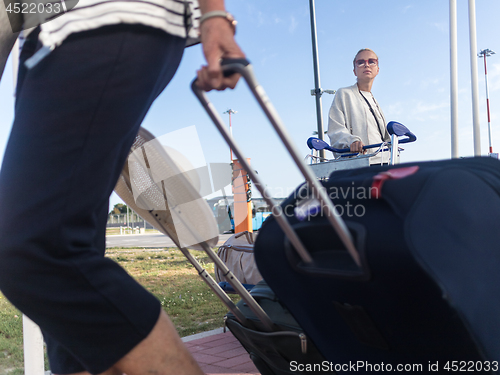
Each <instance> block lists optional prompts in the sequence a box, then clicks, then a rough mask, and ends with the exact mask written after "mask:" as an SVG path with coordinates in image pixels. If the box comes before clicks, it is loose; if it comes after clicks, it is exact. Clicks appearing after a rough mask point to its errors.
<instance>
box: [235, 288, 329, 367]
mask: <svg viewBox="0 0 500 375" xmlns="http://www.w3.org/2000/svg"><path fill="white" fill-rule="evenodd" d="M250 295H251V296H252V297H253V298H254V299H255V300H256V301H257V302H258V303H259V305H260V306H261V307H262V308H263V309H264V311H265V312H266V313H267V314H268V315H269V317H270V318H271V320H272V321H273V323H274V329H273V331H272V332H269V331H267V330H266V328H265V327H263V326H262V324H261V323H260V320H259V319H258V318H257V317H255V315H254V314H253V313H252V311H251V310H250V309H249V308H248V306H247V305H246V303H245V302H243V301H240V302H238V304H237V306H238V308H239V309H240V310H241V312H243V314H244V315H245V316H246V317H247V318H248V320H249V323H248V324H246V325H243V324H241V323H240V322H239V321H238V320H237V319H236V317H235V316H234V315H233V314H232V313H228V314H227V315H226V316H225V325H226V326H227V327H228V328H229V330H230V331H231V332H232V334H233V335H234V336H235V337H236V338H237V339H238V341H239V342H240V343H241V344H242V346H243V347H244V348H245V349H246V351H247V352H248V354H249V355H250V358H251V359H252V361H253V363H254V364H255V366H256V367H257V369H258V370H259V371H260V373H261V375H291V374H307V373H308V371H307V370H306V369H307V368H314V366H316V371H315V373H316V374H325V375H326V374H335V372H334V371H332V370H331V369H330V367H329V366H328V365H327V361H326V360H325V358H324V357H323V356H322V355H321V354H320V352H319V351H318V349H317V348H316V347H315V346H314V344H313V343H312V342H311V340H309V339H308V337H307V335H306V334H305V333H304V330H303V329H302V328H301V327H300V326H299V325H298V324H297V322H296V321H295V319H294V318H293V316H292V315H291V314H290V312H289V311H288V310H287V309H286V308H285V307H284V306H283V305H282V304H281V302H280V301H279V299H278V298H277V297H276V295H275V294H274V292H273V291H272V290H271V288H269V286H268V285H267V284H266V282H265V281H260V282H259V283H257V285H255V287H254V288H253V289H252V290H251V291H250ZM306 366H308V367H306Z"/></svg>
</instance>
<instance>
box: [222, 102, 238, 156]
mask: <svg viewBox="0 0 500 375" xmlns="http://www.w3.org/2000/svg"><path fill="white" fill-rule="evenodd" d="M226 113H227V114H228V115H229V133H230V134H231V137H232V136H233V129H232V128H231V114H233V113H238V112H237V111H233V110H232V109H228V110H227V111H226V112H223V114H226ZM229 153H230V154H231V163H232V162H233V150H231V147H230V148H229Z"/></svg>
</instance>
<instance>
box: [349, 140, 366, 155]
mask: <svg viewBox="0 0 500 375" xmlns="http://www.w3.org/2000/svg"><path fill="white" fill-rule="evenodd" d="M364 146H365V145H364V144H363V142H361V141H354V142H352V143H351V147H350V149H351V152H359V153H362V154H364V153H366V150H364V149H363V147H364Z"/></svg>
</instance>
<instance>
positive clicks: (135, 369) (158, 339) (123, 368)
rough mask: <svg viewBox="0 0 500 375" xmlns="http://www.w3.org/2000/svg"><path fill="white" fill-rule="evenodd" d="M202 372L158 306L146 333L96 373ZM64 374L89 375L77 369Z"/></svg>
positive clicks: (193, 374)
mask: <svg viewBox="0 0 500 375" xmlns="http://www.w3.org/2000/svg"><path fill="white" fill-rule="evenodd" d="M122 374H126V375H144V374H155V375H203V374H204V373H203V371H201V369H200V367H199V366H198V364H197V363H196V361H195V360H194V358H193V357H192V356H191V353H189V351H188V350H187V348H186V347H185V346H184V344H183V342H182V340H181V338H180V337H179V335H178V334H177V331H176V330H175V327H174V325H173V324H172V322H171V321H170V318H169V317H168V315H167V314H166V313H165V312H164V311H163V310H162V311H161V313H160V316H159V318H158V321H157V322H156V325H155V326H154V328H153V330H152V331H151V332H150V333H149V335H148V336H147V337H146V338H145V339H144V340H142V341H141V342H140V343H139V344H137V346H135V347H134V348H133V349H132V350H131V351H130V352H129V353H128V354H127V355H125V357H123V358H122V359H120V360H119V361H118V362H117V363H115V364H114V365H113V366H112V367H111V368H110V369H108V370H107V371H105V372H103V373H101V374H99V375H122ZM68 375H91V374H90V373H88V372H79V373H77V374H68Z"/></svg>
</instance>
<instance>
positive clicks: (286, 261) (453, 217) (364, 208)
mask: <svg viewBox="0 0 500 375" xmlns="http://www.w3.org/2000/svg"><path fill="white" fill-rule="evenodd" d="M323 185H324V187H325V188H326V192H327V193H328V195H329V197H330V198H331V199H332V202H333V203H334V205H335V206H336V209H337V212H338V214H339V215H341V216H342V218H343V219H344V222H345V224H346V225H347V227H348V228H349V231H350V232H351V235H352V237H353V239H354V243H355V245H356V248H357V251H358V253H359V256H360V264H361V266H358V265H357V264H356V262H355V261H353V258H352V257H351V256H350V255H349V254H348V252H347V251H346V249H345V246H344V245H343V243H342V242H341V241H340V239H339V236H338V235H337V232H336V231H335V230H334V229H333V228H332V226H331V225H330V222H329V221H328V220H327V217H326V216H327V215H325V213H324V212H322V210H321V209H319V211H318V210H317V209H318V206H317V203H316V202H315V201H314V200H313V199H311V194H310V193H311V192H310V188H309V187H308V185H307V184H304V185H302V186H301V187H299V188H298V189H297V190H296V191H295V193H294V194H292V195H291V196H290V197H289V198H288V199H287V200H285V201H284V202H283V204H282V206H281V207H282V212H283V213H284V215H286V216H287V217H288V220H289V222H290V224H291V225H292V227H293V228H294V229H295V231H296V232H297V233H298V236H299V238H300V239H301V240H302V242H303V244H304V246H305V247H306V248H307V250H308V251H309V253H310V254H311V257H312V259H313V262H311V263H306V262H304V261H303V260H302V259H301V258H300V257H299V256H298V255H297V252H296V251H295V248H294V246H293V245H292V244H291V243H290V241H289V240H288V238H287V237H286V236H285V235H284V234H283V231H282V230H281V228H280V227H279V226H278V225H277V222H276V220H275V219H274V218H269V219H268V220H267V221H266V222H265V223H264V225H263V226H262V228H261V230H260V233H259V236H258V239H257V241H256V244H255V258H256V262H257V265H258V268H259V271H260V272H261V274H262V275H263V277H264V279H265V280H266V281H267V283H268V284H269V286H270V287H271V288H272V289H273V290H274V291H275V293H276V294H277V295H278V296H279V298H280V300H281V301H282V302H283V304H284V305H286V307H287V308H288V309H289V310H290V312H291V313H292V315H293V316H294V317H295V319H296V320H297V322H298V323H299V324H300V325H301V326H302V327H303V328H304V330H305V332H306V333H307V334H308V336H309V337H310V338H311V339H312V341H313V342H314V343H315V345H316V346H317V347H318V348H319V350H320V351H321V353H322V354H323V355H324V356H325V358H326V359H327V360H328V361H329V362H331V364H332V369H334V370H336V371H337V372H338V373H347V372H351V371H353V370H355V371H358V372H362V373H372V372H376V371H391V370H392V371H401V370H404V371H406V372H424V373H433V372H434V373H435V372H438V373H449V372H455V371H466V372H497V371H498V361H500V246H499V244H500V227H499V224H500V162H499V161H498V160H494V159H491V158H471V159H463V160H449V161H440V162H422V163H413V164H402V165H396V166H389V167H387V166H386V167H369V168H362V169H358V170H348V171H338V172H334V173H333V174H332V175H331V176H330V178H329V180H327V181H325V182H323ZM298 206H300V207H301V210H300V212H302V213H303V212H306V213H307V212H309V213H310V215H309V216H307V215H303V216H305V217H301V219H302V221H300V220H299V219H298V218H297V217H296V215H295V213H297V212H299V211H297V207H298ZM277 265H279V267H277ZM398 366H399V367H398Z"/></svg>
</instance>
